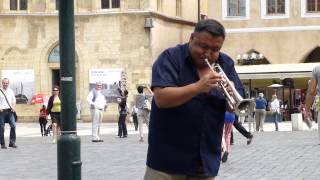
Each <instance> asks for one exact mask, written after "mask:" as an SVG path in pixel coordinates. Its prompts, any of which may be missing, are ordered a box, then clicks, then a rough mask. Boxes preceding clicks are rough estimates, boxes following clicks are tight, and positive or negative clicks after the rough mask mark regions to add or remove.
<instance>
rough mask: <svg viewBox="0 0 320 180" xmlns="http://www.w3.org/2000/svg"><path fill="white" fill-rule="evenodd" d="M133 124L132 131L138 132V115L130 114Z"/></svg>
mask: <svg viewBox="0 0 320 180" xmlns="http://www.w3.org/2000/svg"><path fill="white" fill-rule="evenodd" d="M132 119H133V124H134V130H136V131H138V115H137V114H132Z"/></svg>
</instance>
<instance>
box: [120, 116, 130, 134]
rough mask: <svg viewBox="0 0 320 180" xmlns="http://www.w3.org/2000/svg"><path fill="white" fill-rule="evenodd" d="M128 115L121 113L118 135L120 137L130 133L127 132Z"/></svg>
mask: <svg viewBox="0 0 320 180" xmlns="http://www.w3.org/2000/svg"><path fill="white" fill-rule="evenodd" d="M126 117H127V114H120V116H119V121H118V127H119V129H118V136H119V137H122V136H123V137H126V136H127V135H128V132H127V125H126Z"/></svg>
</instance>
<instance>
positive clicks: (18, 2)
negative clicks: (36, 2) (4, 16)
mask: <svg viewBox="0 0 320 180" xmlns="http://www.w3.org/2000/svg"><path fill="white" fill-rule="evenodd" d="M20 3H21V0H17V9H16V10H11V9H10V0H9V10H10V11H13V12H26V11H28V8H29V3H30V2H29V1H28V0H27V9H24V10H21V6H20Z"/></svg>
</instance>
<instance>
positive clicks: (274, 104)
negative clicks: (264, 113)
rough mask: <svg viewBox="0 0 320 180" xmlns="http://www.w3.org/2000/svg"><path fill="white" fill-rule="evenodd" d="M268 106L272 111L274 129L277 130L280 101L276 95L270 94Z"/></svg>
mask: <svg viewBox="0 0 320 180" xmlns="http://www.w3.org/2000/svg"><path fill="white" fill-rule="evenodd" d="M270 108H271V112H272V120H273V122H274V125H275V131H279V127H278V122H279V119H280V102H279V100H278V98H277V95H275V94H274V95H272V100H271V103H270Z"/></svg>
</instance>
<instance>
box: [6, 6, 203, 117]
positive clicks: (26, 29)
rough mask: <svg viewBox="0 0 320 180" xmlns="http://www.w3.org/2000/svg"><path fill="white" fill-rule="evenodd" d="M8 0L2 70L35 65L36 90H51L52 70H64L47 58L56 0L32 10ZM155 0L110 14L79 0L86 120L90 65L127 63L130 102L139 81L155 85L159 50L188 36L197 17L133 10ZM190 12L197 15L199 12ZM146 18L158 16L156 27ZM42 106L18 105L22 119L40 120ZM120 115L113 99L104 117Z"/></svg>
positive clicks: (79, 92) (80, 89) (54, 41)
mask: <svg viewBox="0 0 320 180" xmlns="http://www.w3.org/2000/svg"><path fill="white" fill-rule="evenodd" d="M8 2H9V0H3V1H2V2H0V13H1V14H0V27H1V28H0V69H33V70H34V73H35V91H36V92H43V93H46V94H48V95H50V94H51V88H52V70H53V69H59V63H48V55H49V53H50V52H51V50H52V49H53V48H54V47H56V46H57V45H58V40H59V39H58V37H59V35H58V14H57V11H56V10H55V4H54V2H55V1H54V0H43V1H39V0H32V1H29V4H28V7H29V8H28V12H12V11H9V7H8V6H7V4H8ZM153 2H154V1H151V0H150V1H148V0H140V1H130V3H131V4H126V3H128V0H122V1H121V5H122V7H121V9H120V11H119V9H118V10H117V11H116V12H117V13H114V12H110V13H108V11H102V10H100V1H98V0H93V1H85V0H78V1H77V3H76V13H75V14H76V17H75V36H76V37H75V38H76V39H75V40H76V43H75V50H76V56H77V57H78V62H77V63H76V72H75V73H76V97H77V101H80V102H81V115H82V116H81V119H83V120H89V119H90V118H89V117H90V116H89V107H88V105H87V102H86V96H87V94H88V92H89V69H93V68H123V69H124V70H125V71H126V73H127V84H128V90H129V104H130V103H131V102H132V101H133V97H134V94H135V93H136V85H137V84H150V78H151V66H152V63H153V61H154V59H155V58H156V57H157V56H158V54H159V53H160V52H162V51H163V50H164V49H165V48H167V47H170V46H175V45H176V44H178V43H184V42H187V41H188V38H189V35H190V32H191V31H192V30H193V23H192V20H193V19H192V18H190V19H188V21H183V20H181V19H179V20H178V19H176V18H175V17H172V18H171V17H170V16H169V15H168V16H161V15H160V16H159V15H157V14H154V13H149V12H147V11H146V12H144V13H134V10H133V8H132V9H131V7H135V6H140V7H141V8H142V9H144V10H150V9H152V3H153ZM34 3H36V4H37V5H34ZM135 3H136V4H135ZM137 3H138V4H137ZM1 7H2V8H1ZM44 7H45V8H44ZM29 11H31V12H29ZM33 12H34V13H33ZM91 12H93V13H95V14H92V13H91ZM121 12H124V13H121ZM128 12H130V13H128ZM190 14H194V16H195V17H196V14H197V13H196V12H195V13H190ZM146 17H149V18H152V19H153V20H154V27H153V28H150V29H149V28H144V23H145V18H146ZM190 17H191V16H190ZM188 18H189V17H188ZM38 110H39V105H17V111H18V114H19V116H20V117H21V118H20V120H21V121H37V116H38ZM117 114H118V113H117V105H116V104H111V105H109V108H108V110H107V112H106V113H105V119H104V120H105V121H114V120H116V118H117Z"/></svg>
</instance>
